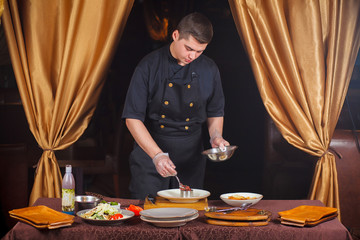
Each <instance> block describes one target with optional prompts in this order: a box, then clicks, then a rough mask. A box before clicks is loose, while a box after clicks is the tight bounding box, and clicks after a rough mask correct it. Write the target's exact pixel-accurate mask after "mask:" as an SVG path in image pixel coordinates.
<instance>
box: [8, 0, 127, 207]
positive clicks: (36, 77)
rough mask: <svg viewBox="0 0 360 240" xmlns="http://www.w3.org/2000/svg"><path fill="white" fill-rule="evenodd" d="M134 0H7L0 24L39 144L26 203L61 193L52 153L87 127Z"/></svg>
mask: <svg viewBox="0 0 360 240" xmlns="http://www.w3.org/2000/svg"><path fill="white" fill-rule="evenodd" d="M133 2H134V0H121V1H118V0H109V1H98V0H51V1H49V0H36V1H28V0H8V1H7V2H6V3H5V11H4V16H3V24H4V29H5V33H6V37H7V42H8V47H9V52H10V56H11V60H12V65H13V69H14V73H15V77H16V81H17V85H18V88H19V92H20V95H21V100H22V104H23V107H24V110H25V114H26V117H27V120H28V123H29V126H30V130H31V132H32V134H33V135H34V137H35V139H36V141H37V142H38V144H39V146H40V147H41V148H42V149H43V150H44V152H43V154H42V156H41V158H40V160H39V162H38V166H37V173H36V176H35V181H34V186H33V189H32V192H31V196H30V202H29V204H30V205H32V204H33V203H34V202H35V201H36V199H37V198H39V197H61V179H62V177H61V173H60V169H59V166H58V164H57V160H56V157H55V154H54V151H55V150H60V149H64V148H66V147H68V146H70V145H71V144H73V143H74V142H75V141H76V140H77V139H78V138H79V137H80V136H81V134H82V133H83V132H84V130H85V129H86V128H87V126H88V123H89V121H90V119H91V116H92V114H93V112H94V110H95V107H96V103H97V100H98V97H99V94H100V92H101V89H102V86H103V83H104V79H105V74H106V70H107V69H108V67H109V65H110V63H111V59H112V56H113V53H114V52H115V47H116V45H117V43H118V41H119V39H120V36H121V34H122V31H123V29H124V26H125V23H126V20H127V17H128V15H129V13H130V10H131V8H132V5H133Z"/></svg>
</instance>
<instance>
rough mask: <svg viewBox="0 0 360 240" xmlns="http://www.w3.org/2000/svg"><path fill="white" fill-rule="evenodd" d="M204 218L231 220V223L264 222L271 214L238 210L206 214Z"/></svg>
mask: <svg viewBox="0 0 360 240" xmlns="http://www.w3.org/2000/svg"><path fill="white" fill-rule="evenodd" d="M205 216H206V217H208V218H212V219H220V220H233V221H264V220H267V219H268V218H269V217H270V216H271V213H270V212H269V211H267V210H261V209H256V208H248V209H247V210H244V211H242V210H238V211H233V212H230V213H223V212H206V213H205Z"/></svg>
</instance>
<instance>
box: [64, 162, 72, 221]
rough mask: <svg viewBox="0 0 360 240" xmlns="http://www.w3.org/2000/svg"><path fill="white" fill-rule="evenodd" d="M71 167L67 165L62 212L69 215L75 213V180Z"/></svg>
mask: <svg viewBox="0 0 360 240" xmlns="http://www.w3.org/2000/svg"><path fill="white" fill-rule="evenodd" d="M71 170H72V167H71V165H66V167H65V175H64V178H63V180H62V193H61V195H62V201H61V210H62V212H64V213H67V214H72V215H73V214H74V213H75V179H74V176H73V174H72V172H71Z"/></svg>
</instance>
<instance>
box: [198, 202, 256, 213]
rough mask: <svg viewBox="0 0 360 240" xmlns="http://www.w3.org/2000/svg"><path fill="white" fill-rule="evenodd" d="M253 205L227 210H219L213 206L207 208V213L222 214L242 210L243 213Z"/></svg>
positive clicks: (245, 204)
mask: <svg viewBox="0 0 360 240" xmlns="http://www.w3.org/2000/svg"><path fill="white" fill-rule="evenodd" d="M251 205H252V204H251V203H243V204H241V206H240V207H233V208H225V209H217V207H214V206H211V207H206V208H205V211H206V212H220V213H225V214H226V213H231V212H234V211H237V210H241V211H245V210H246V209H248V208H249V207H250V206H251Z"/></svg>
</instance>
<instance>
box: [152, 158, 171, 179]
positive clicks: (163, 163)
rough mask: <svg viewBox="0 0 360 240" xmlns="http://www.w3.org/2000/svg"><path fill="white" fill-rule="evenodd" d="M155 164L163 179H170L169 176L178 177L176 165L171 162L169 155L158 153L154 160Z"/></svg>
mask: <svg viewBox="0 0 360 240" xmlns="http://www.w3.org/2000/svg"><path fill="white" fill-rule="evenodd" d="M153 163H154V165H155V167H156V171H157V172H158V173H159V174H160V175H161V176H162V177H164V178H165V177H169V176H175V175H177V172H176V171H175V168H176V167H175V165H174V163H173V162H172V161H171V160H170V158H169V154H168V153H158V154H156V155H155V157H154V158H153Z"/></svg>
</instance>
